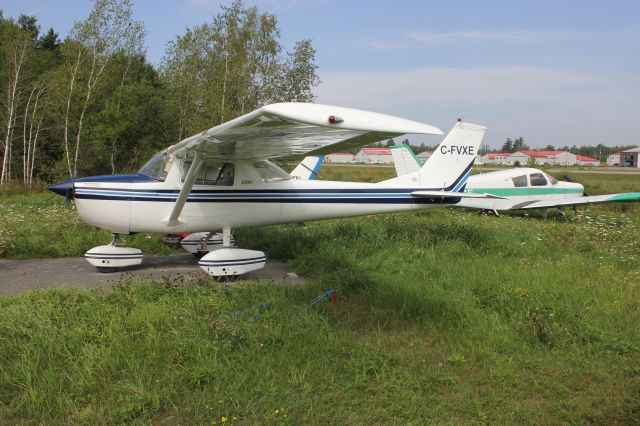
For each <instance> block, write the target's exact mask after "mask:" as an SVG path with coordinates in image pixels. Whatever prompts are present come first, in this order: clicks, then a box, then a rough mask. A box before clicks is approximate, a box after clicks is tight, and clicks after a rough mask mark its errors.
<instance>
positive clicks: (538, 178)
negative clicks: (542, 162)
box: [529, 173, 547, 186]
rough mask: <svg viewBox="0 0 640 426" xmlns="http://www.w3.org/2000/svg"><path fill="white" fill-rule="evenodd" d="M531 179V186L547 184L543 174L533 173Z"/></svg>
mask: <svg viewBox="0 0 640 426" xmlns="http://www.w3.org/2000/svg"><path fill="white" fill-rule="evenodd" d="M529 179H531V186H545V185H546V184H547V179H545V177H544V175H543V174H542V173H531V174H530V175H529Z"/></svg>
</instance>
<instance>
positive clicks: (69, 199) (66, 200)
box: [64, 182, 76, 209]
mask: <svg viewBox="0 0 640 426" xmlns="http://www.w3.org/2000/svg"><path fill="white" fill-rule="evenodd" d="M75 195H76V191H75V189H74V187H73V182H71V188H69V189H67V193H66V194H65V195H64V208H65V209H68V208H69V206H70V205H71V202H72V201H73V197H74V196H75Z"/></svg>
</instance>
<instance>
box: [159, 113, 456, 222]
mask: <svg viewBox="0 0 640 426" xmlns="http://www.w3.org/2000/svg"><path fill="white" fill-rule="evenodd" d="M406 133H418V134H427V135H442V134H443V133H442V131H441V130H440V129H438V128H437V127H433V126H429V125H428V124H422V123H418V122H416V121H411V120H405V119H403V118H399V117H393V116H390V115H385V114H378V113H375V112H369V111H362V110H357V109H352V108H342V107H335V106H330V105H321V104H309V103H297V102H288V103H280V104H272V105H267V106H264V107H262V108H259V109H257V110H255V111H252V112H250V113H248V114H245V115H243V116H240V117H238V118H236V119H234V120H231V121H228V122H226V123H223V124H220V125H219V126H216V127H212V128H210V129H209V130H205V131H204V132H201V133H198V134H196V135H193V136H191V137H188V138H186V139H184V140H182V141H180V142H178V143H177V144H175V145H172V146H170V147H169V148H167V150H166V153H167V154H175V155H179V154H184V155H189V154H191V155H193V161H192V163H191V167H190V168H189V171H188V172H187V176H186V177H185V179H184V183H183V185H182V189H180V194H179V195H178V198H177V200H176V203H175V204H174V206H173V210H172V211H171V214H170V215H169V217H168V218H167V219H165V222H166V223H167V224H169V226H175V225H177V224H179V223H180V222H179V217H180V213H181V212H182V208H183V207H184V204H185V202H186V200H187V198H188V196H189V193H190V192H191V188H192V187H193V183H194V180H195V177H196V172H197V171H198V168H199V167H200V165H201V164H202V163H203V161H204V160H206V159H207V158H215V159H216V160H219V161H237V160H246V161H251V160H264V159H270V158H285V157H293V156H301V155H323V154H327V153H331V152H336V151H343V150H348V149H351V148H354V147H359V146H362V145H367V144H370V143H373V142H378V141H380V140H384V139H388V138H393V137H396V136H400V135H403V134H406Z"/></svg>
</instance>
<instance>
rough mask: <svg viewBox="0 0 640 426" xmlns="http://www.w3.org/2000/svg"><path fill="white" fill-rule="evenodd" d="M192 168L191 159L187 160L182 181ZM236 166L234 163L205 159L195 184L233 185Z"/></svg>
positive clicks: (184, 164)
mask: <svg viewBox="0 0 640 426" xmlns="http://www.w3.org/2000/svg"><path fill="white" fill-rule="evenodd" d="M190 168H191V161H185V162H184V163H183V165H182V181H183V182H184V180H185V178H186V177H187V173H188V172H189V169H190ZM234 175H235V167H234V166H233V163H213V162H209V161H205V162H204V163H203V164H201V165H200V168H199V169H198V171H197V173H196V178H195V180H194V181H193V184H194V185H216V186H233V181H234Z"/></svg>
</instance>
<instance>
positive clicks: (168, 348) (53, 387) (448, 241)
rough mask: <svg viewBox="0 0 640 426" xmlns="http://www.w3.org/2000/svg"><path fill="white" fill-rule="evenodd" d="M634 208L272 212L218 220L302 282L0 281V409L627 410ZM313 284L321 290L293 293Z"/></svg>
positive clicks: (600, 418)
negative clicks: (15, 289)
mask: <svg viewBox="0 0 640 426" xmlns="http://www.w3.org/2000/svg"><path fill="white" fill-rule="evenodd" d="M36 204H37V202H36ZM45 205H46V202H45ZM34 217H42V216H40V215H37V216H34ZM639 225H640V216H639V215H638V214H636V213H635V212H633V211H631V212H619V211H608V210H606V209H600V208H589V209H585V210H578V212H577V213H575V214H574V213H569V214H567V215H566V216H564V217H562V216H553V217H552V218H551V219H550V220H538V219H534V218H530V217H525V216H513V217H502V218H495V217H489V216H486V215H482V214H478V213H476V212H465V211H462V210H457V209H450V210H432V211H421V212H414V213H402V214H389V215H381V216H366V217H363V218H352V219H340V220H331V221H324V222H313V223H307V224H305V225H304V226H299V225H295V226H294V225H285V226H272V227H264V228H257V229H247V230H238V231H237V232H236V233H235V236H236V239H237V241H238V242H239V244H240V245H241V246H242V247H248V248H251V247H255V248H260V249H262V250H265V251H266V252H267V254H268V256H269V257H270V258H279V259H282V260H285V261H287V262H289V263H290V264H291V265H292V266H293V267H294V269H295V270H296V271H297V272H299V273H301V274H303V275H305V276H306V277H308V281H309V284H308V285H306V286H304V287H300V288H294V287H281V286H278V285H275V284H271V283H264V282H262V283H244V284H238V285H234V286H224V287H220V286H219V285H217V284H215V283H213V282H210V281H209V280H202V281H195V282H194V281H190V280H184V281H181V280H160V281H158V282H146V281H143V282H137V281H125V282H123V283H122V285H120V286H116V287H115V288H114V290H113V291H111V292H99V291H94V292H79V291H61V290H56V291H39V292H32V293H28V294H26V295H23V296H20V297H16V298H0V365H2V368H0V422H3V423H34V424H35V423H46V424H57V423H86V424H95V423H101V424H104V423H107V424H121V423H127V422H136V423H154V424H155V423H160V424H162V423H167V424H175V423H181V424H192V423H194V424H204V423H215V424H221V423H222V422H223V421H224V422H225V423H227V424H256V423H266V424H278V423H291V424H337V423H340V424H425V423H437V424H440V423H447V424H450V423H465V424H466V423H492V424H494V423H495V424H540V423H548V424H559V423H573V424H582V423H596V424H634V423H637V420H638V418H639V415H640V397H639V395H640V369H639V368H638V361H639V360H640V343H639V342H640V340H639V337H640V328H639V326H638V324H640V266H639V265H640V263H639V262H640V227H639ZM330 288H336V289H337V290H338V303H337V305H336V307H335V308H333V307H331V305H330V304H329V303H326V302H325V303H323V304H322V305H320V306H319V307H318V308H314V309H306V305H307V303H308V302H309V301H310V300H311V299H313V298H314V297H315V296H317V295H318V294H321V293H322V292H324V291H325V290H327V289H330Z"/></svg>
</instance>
